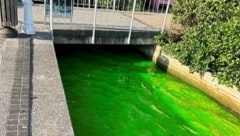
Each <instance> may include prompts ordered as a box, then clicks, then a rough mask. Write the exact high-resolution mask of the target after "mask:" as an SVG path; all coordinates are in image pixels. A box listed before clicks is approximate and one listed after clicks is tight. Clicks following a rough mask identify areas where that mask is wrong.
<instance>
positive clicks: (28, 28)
mask: <svg viewBox="0 0 240 136" xmlns="http://www.w3.org/2000/svg"><path fill="white" fill-rule="evenodd" d="M32 4H33V2H32V0H23V6H24V21H23V31H24V33H25V34H35V27H34V23H33V14H32Z"/></svg>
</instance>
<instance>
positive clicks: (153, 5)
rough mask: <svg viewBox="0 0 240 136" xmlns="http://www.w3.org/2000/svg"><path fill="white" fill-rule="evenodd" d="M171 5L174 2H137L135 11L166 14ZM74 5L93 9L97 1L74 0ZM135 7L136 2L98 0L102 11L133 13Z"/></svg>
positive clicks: (163, 0)
mask: <svg viewBox="0 0 240 136" xmlns="http://www.w3.org/2000/svg"><path fill="white" fill-rule="evenodd" d="M168 2H170V5H171V4H172V3H173V2H174V0H137V1H136V6H135V11H142V12H161V13H163V12H165V11H166V8H167V4H168ZM73 3H74V4H73V5H74V6H75V7H79V8H84V7H85V8H93V7H94V6H95V0H73ZM133 5H134V0H98V1H97V6H98V8H102V9H112V10H121V11H131V10H132V8H133Z"/></svg>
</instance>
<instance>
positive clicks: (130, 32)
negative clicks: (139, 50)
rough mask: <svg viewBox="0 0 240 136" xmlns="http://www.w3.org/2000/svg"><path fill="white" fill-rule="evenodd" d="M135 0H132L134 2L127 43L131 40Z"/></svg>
mask: <svg viewBox="0 0 240 136" xmlns="http://www.w3.org/2000/svg"><path fill="white" fill-rule="evenodd" d="M136 1H137V0H134V3H133V9H132V17H131V22H130V28H129V33H128V41H127V44H130V41H131V34H132V25H133V18H134V12H135V7H136Z"/></svg>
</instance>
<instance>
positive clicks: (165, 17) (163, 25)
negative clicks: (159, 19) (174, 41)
mask: <svg viewBox="0 0 240 136" xmlns="http://www.w3.org/2000/svg"><path fill="white" fill-rule="evenodd" d="M170 2H171V0H168V3H167V9H166V12H165V15H164V19H163V24H162V30H161V33H163V31H164V28H165V24H166V19H167V14H168V10H169V6H170Z"/></svg>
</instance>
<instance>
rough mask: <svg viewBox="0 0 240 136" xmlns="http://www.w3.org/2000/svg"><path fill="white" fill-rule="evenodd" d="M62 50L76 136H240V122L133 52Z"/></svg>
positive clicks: (62, 67)
mask: <svg viewBox="0 0 240 136" xmlns="http://www.w3.org/2000/svg"><path fill="white" fill-rule="evenodd" d="M57 46H58V45H57ZM59 46H60V45H59ZM60 48H61V49H63V50H61V49H58V48H57V55H58V63H59V67H60V71H61V76H62V80H63V84H64V89H65V94H66V98H67V102H68V107H69V111H70V116H71V120H72V124H73V128H74V133H75V135H76V136H164V135H180V136H181V135H182V136H187V135H233V136H237V135H240V118H238V117H236V116H234V115H233V114H231V113H229V112H228V111H227V110H226V109H225V108H223V107H222V106H221V105H219V104H218V103H216V102H215V101H214V100H212V99H211V98H209V97H208V96H206V95H205V94H203V93H202V92H201V91H199V90H198V89H196V88H194V87H192V86H190V85H188V84H186V83H184V82H181V81H179V80H177V79H176V78H174V77H172V76H170V75H168V74H166V73H165V72H164V71H162V70H161V69H159V68H157V67H156V66H155V65H154V64H153V63H152V62H151V61H150V60H147V59H145V58H144V57H143V56H141V55H140V54H139V53H138V52H136V51H134V50H132V48H130V47H126V46H124V47H123V48H119V47H112V48H111V49H109V48H96V47H95V48H80V47H79V48H76V47H74V48H69V46H68V47H62V46H61V47H60ZM62 51H64V52H62Z"/></svg>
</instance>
